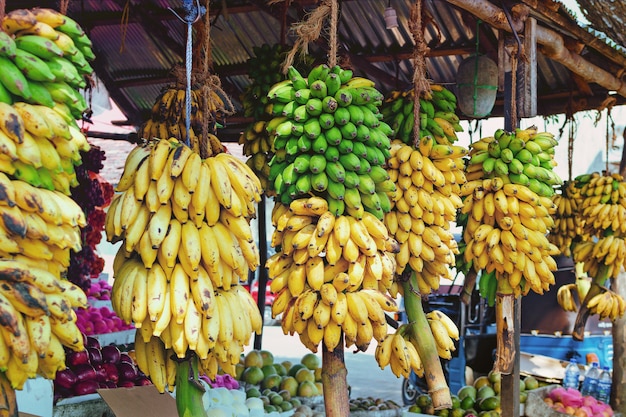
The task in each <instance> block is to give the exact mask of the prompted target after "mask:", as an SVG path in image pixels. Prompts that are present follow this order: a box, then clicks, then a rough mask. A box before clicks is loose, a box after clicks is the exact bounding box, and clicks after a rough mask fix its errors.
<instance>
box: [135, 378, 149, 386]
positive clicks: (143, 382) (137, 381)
mask: <svg viewBox="0 0 626 417" xmlns="http://www.w3.org/2000/svg"><path fill="white" fill-rule="evenodd" d="M135 385H139V386H143V385H152V381H150V379H148V378H147V377H146V376H140V377H138V378H137V379H135Z"/></svg>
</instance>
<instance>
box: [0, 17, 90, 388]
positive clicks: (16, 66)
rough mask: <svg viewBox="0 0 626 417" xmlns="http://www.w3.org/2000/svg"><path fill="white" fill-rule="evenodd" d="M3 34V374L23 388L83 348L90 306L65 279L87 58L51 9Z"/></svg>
mask: <svg viewBox="0 0 626 417" xmlns="http://www.w3.org/2000/svg"><path fill="white" fill-rule="evenodd" d="M2 27H3V29H4V31H3V32H0V43H1V46H0V65H1V66H2V71H0V74H1V75H0V143H1V145H0V153H1V156H0V183H1V189H2V193H1V194H2V198H1V200H2V202H1V203H0V217H1V219H2V221H1V225H2V227H1V233H0V235H1V236H0V237H1V239H0V241H1V245H0V255H1V259H0V274H1V275H2V277H3V281H2V282H3V284H2V285H1V286H0V287H1V288H0V305H1V306H2V310H3V316H4V317H5V319H4V323H3V325H2V327H1V329H2V330H1V331H2V332H3V337H2V338H0V352H1V353H0V358H1V360H0V369H2V370H3V371H4V372H5V375H6V377H7V378H8V380H9V381H10V382H11V385H12V386H13V387H14V388H17V389H21V388H22V387H23V384H24V383H25V382H26V380H27V379H28V378H33V377H35V376H36V374H40V375H43V376H44V377H46V378H49V379H53V378H54V376H55V375H56V372H57V371H59V370H62V369H64V368H65V350H64V347H63V346H67V347H69V348H71V349H72V350H76V351H80V350H83V348H84V346H83V338H82V334H81V333H80V330H79V329H78V327H77V325H76V319H77V318H76V313H75V312H74V310H73V308H77V307H81V308H85V307H87V297H86V296H85V293H84V292H83V290H82V289H81V288H80V287H79V286H77V285H76V284H74V283H72V282H70V281H68V280H67V279H65V278H64V277H65V276H66V274H67V269H68V267H69V265H70V253H71V251H72V250H73V251H74V252H77V251H80V250H81V246H82V243H83V242H82V239H81V232H80V227H85V226H86V218H85V213H84V212H83V211H82V210H81V207H80V206H79V205H77V204H76V203H75V202H74V201H73V200H72V199H71V198H70V197H69V195H70V191H71V190H70V188H71V186H73V185H75V184H76V173H75V170H74V166H75V165H80V164H81V154H80V151H81V150H83V151H86V150H88V149H89V144H88V142H87V140H86V138H85V136H84V135H83V133H82V132H81V131H80V129H79V128H78V126H77V124H76V121H75V117H81V115H82V112H83V111H84V110H85V109H86V105H85V102H84V99H83V97H82V95H81V94H80V93H78V91H76V90H75V88H78V87H81V86H84V85H85V84H84V83H85V81H84V79H83V78H84V76H87V75H89V74H90V73H91V68H90V66H89V64H88V63H87V61H86V59H92V58H93V54H92V53H91V50H90V45H91V43H90V42H89V40H88V39H87V37H86V35H85V34H84V32H83V31H82V29H81V28H80V26H79V25H78V24H77V23H76V22H74V21H73V20H71V19H70V18H68V17H66V16H63V15H62V14H60V13H58V12H56V11H54V10H51V9H39V8H36V9H32V10H26V9H20V10H14V11H12V12H9V13H7V14H6V15H5V16H4V18H3V20H2ZM70 76H71V77H72V80H70V79H69V77H70Z"/></svg>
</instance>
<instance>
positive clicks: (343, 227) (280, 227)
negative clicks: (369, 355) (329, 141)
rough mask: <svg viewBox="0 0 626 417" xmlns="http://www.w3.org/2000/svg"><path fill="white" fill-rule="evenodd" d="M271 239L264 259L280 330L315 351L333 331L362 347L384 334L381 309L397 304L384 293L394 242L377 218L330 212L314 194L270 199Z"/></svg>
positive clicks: (334, 343) (335, 338)
mask: <svg viewBox="0 0 626 417" xmlns="http://www.w3.org/2000/svg"><path fill="white" fill-rule="evenodd" d="M272 224H273V225H274V227H275V231H274V233H273V235H272V243H271V244H272V246H274V247H277V248H279V250H278V252H277V253H276V254H274V255H273V256H272V257H271V258H269V259H268V261H267V268H268V273H269V277H270V278H271V279H272V282H271V284H270V289H271V290H272V292H274V293H276V299H275V300H274V303H273V304H272V315H273V316H274V317H276V316H278V315H279V314H282V328H283V332H284V333H285V334H294V333H298V335H299V336H300V340H301V341H302V343H303V344H304V345H305V346H306V347H307V348H309V349H310V350H311V351H313V352H316V351H317V349H318V346H319V344H320V343H322V342H323V343H324V345H325V346H326V348H327V349H328V350H330V351H332V350H334V349H335V348H337V347H338V345H339V343H340V341H341V334H342V332H343V334H344V336H345V345H346V347H349V346H352V345H353V344H354V345H355V346H356V348H357V349H359V350H361V351H365V350H367V348H368V346H369V344H370V342H371V340H372V338H374V339H376V340H377V341H381V340H383V338H384V337H385V335H386V334H387V322H386V319H385V312H393V311H397V306H396V304H395V301H394V300H393V299H392V298H391V297H390V296H389V295H388V294H387V292H388V289H389V288H390V287H391V285H392V283H393V277H394V271H395V261H394V259H393V256H391V253H392V252H394V251H396V250H397V243H396V242H395V240H394V239H393V238H391V237H390V236H389V234H388V231H387V229H386V228H385V226H384V224H383V223H382V222H381V221H380V220H378V219H377V218H376V216H374V215H373V214H371V213H369V212H366V213H365V214H364V215H363V218H362V219H361V220H356V219H354V218H353V217H350V216H337V217H336V216H335V215H334V214H333V213H332V212H330V211H329V210H328V203H327V202H326V200H324V199H323V198H320V197H309V198H303V199H297V200H294V201H292V203H291V204H290V205H289V206H286V205H283V204H277V205H276V206H275V207H274V210H273V212H272Z"/></svg>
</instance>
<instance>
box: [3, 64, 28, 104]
mask: <svg viewBox="0 0 626 417" xmlns="http://www.w3.org/2000/svg"><path fill="white" fill-rule="evenodd" d="M0 83H2V85H4V87H5V88H6V89H7V90H8V91H9V92H10V93H12V94H15V95H16V96H20V97H22V98H24V99H26V100H28V99H30V98H31V97H32V94H31V92H30V89H29V88H28V81H27V80H26V77H24V74H22V71H20V69H19V68H18V67H17V66H16V65H15V64H14V63H13V61H11V60H10V59H9V58H7V57H6V56H0Z"/></svg>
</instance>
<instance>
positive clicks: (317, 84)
mask: <svg viewBox="0 0 626 417" xmlns="http://www.w3.org/2000/svg"><path fill="white" fill-rule="evenodd" d="M309 89H310V90H311V97H314V98H318V99H320V100H321V99H323V98H324V97H326V96H327V95H328V88H327V87H326V83H325V82H324V81H323V80H315V81H314V82H312V83H311V84H309Z"/></svg>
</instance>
